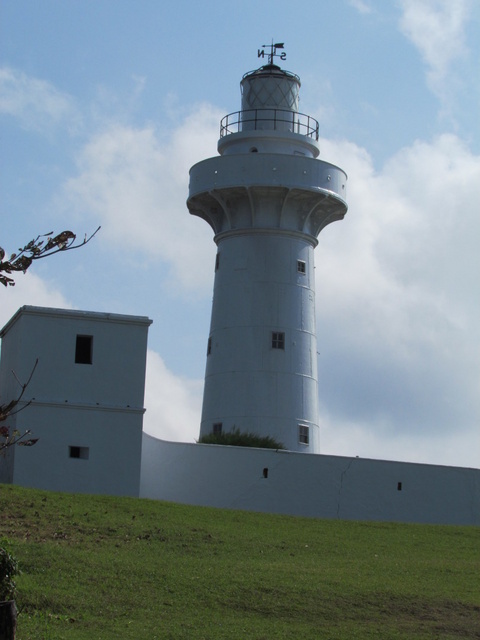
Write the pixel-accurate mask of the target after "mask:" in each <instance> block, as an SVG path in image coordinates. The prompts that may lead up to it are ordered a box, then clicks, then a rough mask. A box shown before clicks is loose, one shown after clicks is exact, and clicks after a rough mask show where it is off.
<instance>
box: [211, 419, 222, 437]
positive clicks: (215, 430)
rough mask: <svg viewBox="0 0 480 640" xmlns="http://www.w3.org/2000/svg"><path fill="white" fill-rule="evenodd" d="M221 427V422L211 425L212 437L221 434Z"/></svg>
mask: <svg viewBox="0 0 480 640" xmlns="http://www.w3.org/2000/svg"><path fill="white" fill-rule="evenodd" d="M222 426H223V425H222V423H221V422H215V423H214V424H213V429H212V433H213V435H214V436H219V435H220V434H221V433H222Z"/></svg>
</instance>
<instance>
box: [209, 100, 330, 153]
mask: <svg viewBox="0 0 480 640" xmlns="http://www.w3.org/2000/svg"><path fill="white" fill-rule="evenodd" d="M318 138H319V124H318V121H317V120H315V118H312V116H309V115H306V114H304V113H299V112H298V111H291V110H287V109H273V108H271V109H268V108H262V109H246V110H245V109H244V110H242V111H235V112H233V113H229V114H228V115H226V116H225V117H224V118H222V120H221V122H220V139H219V141H218V152H219V153H220V155H230V154H232V153H257V152H258V153H288V154H293V155H300V156H306V157H310V158H312V157H313V158H316V157H317V156H318V155H319V153H320V149H319V144H318Z"/></svg>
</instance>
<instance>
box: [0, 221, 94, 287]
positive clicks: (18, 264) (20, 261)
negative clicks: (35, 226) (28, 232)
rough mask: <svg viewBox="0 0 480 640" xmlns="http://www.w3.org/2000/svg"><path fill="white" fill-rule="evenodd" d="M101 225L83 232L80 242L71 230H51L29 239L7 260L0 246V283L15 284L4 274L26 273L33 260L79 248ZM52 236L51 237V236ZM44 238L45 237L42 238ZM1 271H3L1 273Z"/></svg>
mask: <svg viewBox="0 0 480 640" xmlns="http://www.w3.org/2000/svg"><path fill="white" fill-rule="evenodd" d="M100 228H101V227H98V228H97V229H96V230H95V231H94V232H93V233H92V234H91V235H90V236H88V237H87V235H86V234H85V237H84V239H83V240H82V242H79V243H78V244H75V240H76V238H77V236H76V235H75V234H74V233H73V231H62V232H61V233H59V234H58V235H56V236H53V231H51V232H50V233H45V234H42V235H39V236H37V237H36V238H35V239H34V240H30V242H29V243H28V244H26V245H25V246H24V247H23V249H19V250H18V253H12V255H11V256H10V258H9V259H8V260H4V258H5V251H4V250H3V249H2V247H0V284H3V285H4V286H5V287H7V286H10V287H13V286H15V281H14V279H13V278H10V277H9V276H7V275H5V274H6V273H8V274H11V273H14V272H18V271H23V273H26V271H27V269H28V268H29V267H30V266H31V264H32V262H33V261H34V260H40V259H41V258H47V257H48V256H53V255H54V254H55V253H59V252H60V251H70V250H71V249H79V248H80V247H83V246H84V245H86V244H87V243H88V242H90V240H91V239H92V238H93V237H94V236H95V235H96V234H97V232H98V231H99V230H100ZM52 236H53V237H52ZM42 238H45V239H46V240H45V239H42ZM1 272H3V273H1Z"/></svg>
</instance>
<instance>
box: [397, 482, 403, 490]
mask: <svg viewBox="0 0 480 640" xmlns="http://www.w3.org/2000/svg"><path fill="white" fill-rule="evenodd" d="M401 490H402V483H401V482H397V491H401Z"/></svg>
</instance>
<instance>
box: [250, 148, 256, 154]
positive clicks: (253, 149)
mask: <svg viewBox="0 0 480 640" xmlns="http://www.w3.org/2000/svg"><path fill="white" fill-rule="evenodd" d="M250 153H258V149H257V147H252V148H251V149H250Z"/></svg>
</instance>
